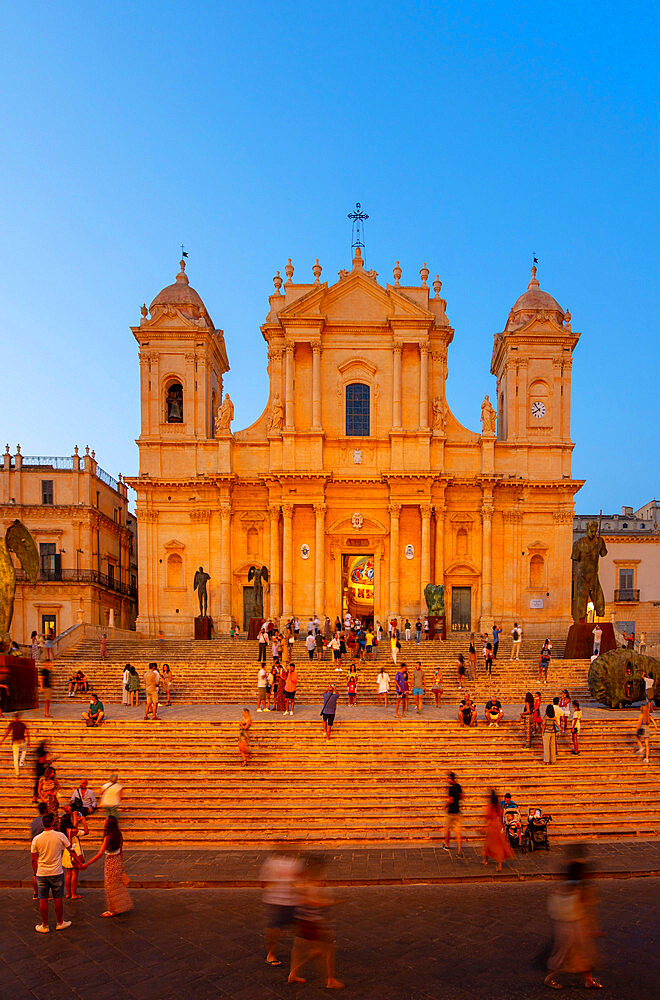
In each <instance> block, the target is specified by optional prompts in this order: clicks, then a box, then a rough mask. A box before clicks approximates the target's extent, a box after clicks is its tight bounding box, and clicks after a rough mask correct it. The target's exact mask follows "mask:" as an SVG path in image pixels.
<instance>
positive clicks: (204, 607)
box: [193, 566, 211, 618]
mask: <svg viewBox="0 0 660 1000" xmlns="http://www.w3.org/2000/svg"><path fill="white" fill-rule="evenodd" d="M210 579H211V576H210V574H209V573H205V572H204V567H203V566H200V567H199V569H198V570H197V572H196V573H195V578H194V580H193V590H196V591H197V597H198V599H199V613H200V616H201V617H202V618H206V613H207V611H208V596H207V594H206V584H207V583H208V581H209V580H210Z"/></svg>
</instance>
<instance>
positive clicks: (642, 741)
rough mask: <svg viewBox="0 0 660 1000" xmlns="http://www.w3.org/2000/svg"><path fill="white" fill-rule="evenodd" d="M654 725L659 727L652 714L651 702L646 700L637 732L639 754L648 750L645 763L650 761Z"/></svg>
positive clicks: (642, 706) (641, 709)
mask: <svg viewBox="0 0 660 1000" xmlns="http://www.w3.org/2000/svg"><path fill="white" fill-rule="evenodd" d="M652 725H653V726H655V728H656V729H657V728H658V723H657V722H656V721H655V719H654V718H653V716H652V715H651V706H650V704H649V702H645V703H644V704H643V705H641V706H640V709H639V718H638V719H637V732H636V733H635V736H636V737H637V746H638V747H639V750H638V751H637V753H638V754H639V756H640V757H641V756H642V754H643V753H644V750H646V756H645V757H644V763H645V764H648V763H649V746H650V735H651V726H652Z"/></svg>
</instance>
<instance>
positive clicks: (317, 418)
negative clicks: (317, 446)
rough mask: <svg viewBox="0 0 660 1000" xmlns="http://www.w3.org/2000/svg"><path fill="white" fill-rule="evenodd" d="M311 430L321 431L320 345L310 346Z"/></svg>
mask: <svg viewBox="0 0 660 1000" xmlns="http://www.w3.org/2000/svg"><path fill="white" fill-rule="evenodd" d="M312 430H315V431H320V430H321V345H320V344H314V343H313V344H312Z"/></svg>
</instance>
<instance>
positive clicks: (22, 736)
mask: <svg viewBox="0 0 660 1000" xmlns="http://www.w3.org/2000/svg"><path fill="white" fill-rule="evenodd" d="M8 736H11V752H12V756H13V758H14V774H15V775H16V777H17V778H18V777H20V774H21V768H22V767H23V765H24V764H25V758H26V757H27V752H28V750H29V748H30V730H29V729H28V727H27V726H26V725H25V723H24V722H23V720H22V718H21V713H20V712H15V713H14V718H13V720H12V721H11V722H10V723H9V725H8V726H7V728H6V729H5V734H4V736H3V737H2V739H1V740H0V745H1V744H3V743H4V742H5V740H6V739H7V737H8Z"/></svg>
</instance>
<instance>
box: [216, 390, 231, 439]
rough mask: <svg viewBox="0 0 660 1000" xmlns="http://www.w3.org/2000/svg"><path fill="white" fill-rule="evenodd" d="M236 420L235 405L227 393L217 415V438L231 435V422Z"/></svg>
mask: <svg viewBox="0 0 660 1000" xmlns="http://www.w3.org/2000/svg"><path fill="white" fill-rule="evenodd" d="M233 419H234V404H233V403H232V401H231V399H230V398H229V393H228V392H226V393H225V398H224V399H223V401H222V403H221V404H220V406H219V407H218V409H217V412H216V415H215V436H216V437H220V436H221V435H224V434H231V427H230V425H231V422H232V420H233Z"/></svg>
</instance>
